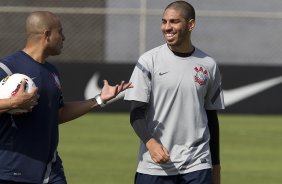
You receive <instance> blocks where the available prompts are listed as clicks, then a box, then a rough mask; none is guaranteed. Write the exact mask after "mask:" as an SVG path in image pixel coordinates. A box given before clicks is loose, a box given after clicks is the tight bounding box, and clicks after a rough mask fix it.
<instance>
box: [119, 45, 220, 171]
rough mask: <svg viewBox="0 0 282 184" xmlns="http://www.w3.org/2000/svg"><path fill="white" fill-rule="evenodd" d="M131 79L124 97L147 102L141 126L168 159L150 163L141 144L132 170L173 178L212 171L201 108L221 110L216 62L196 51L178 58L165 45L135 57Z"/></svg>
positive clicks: (203, 110) (203, 112) (204, 112)
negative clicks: (164, 161) (167, 160)
mask: <svg viewBox="0 0 282 184" xmlns="http://www.w3.org/2000/svg"><path fill="white" fill-rule="evenodd" d="M130 81H131V82H132V83H133V85H134V88H131V89H128V90H127V91H126V94H125V98H124V99H125V100H129V101H130V100H134V101H140V102H146V103H148V104H149V106H148V112H147V114H146V125H144V126H147V127H148V129H149V131H150V133H151V134H152V136H153V137H154V138H155V139H156V140H157V141H159V142H160V143H161V144H162V145H163V146H164V147H166V148H167V149H168V151H169V154H170V158H171V161H170V162H167V163H165V164H157V163H155V162H154V161H153V160H152V159H151V156H150V154H149V152H148V150H147V148H146V146H145V145H144V144H143V142H142V141H141V142H140V148H139V163H138V168H137V172H139V173H144V174H150V175H176V174H184V173H189V172H193V171H196V170H202V169H207V168H211V157H210V150H209V138H210V134H209V129H208V124H207V116H206V110H217V109H223V108H224V103H223V94H222V90H221V77H220V73H219V70H218V67H217V65H216V63H215V61H214V60H213V59H212V58H211V57H209V56H208V55H207V54H205V53H204V52H202V51H201V50H199V49H197V48H196V49H195V51H194V53H193V54H192V55H191V56H189V57H185V58H183V57H178V56H175V55H174V54H173V52H172V51H171V50H170V49H169V48H168V46H167V44H164V45H161V46H159V47H156V48H154V49H152V50H150V51H148V52H146V53H144V54H143V55H142V56H141V57H140V58H139V60H138V63H137V64H136V67H135V68H134V71H133V73H132V76H131V79H130Z"/></svg>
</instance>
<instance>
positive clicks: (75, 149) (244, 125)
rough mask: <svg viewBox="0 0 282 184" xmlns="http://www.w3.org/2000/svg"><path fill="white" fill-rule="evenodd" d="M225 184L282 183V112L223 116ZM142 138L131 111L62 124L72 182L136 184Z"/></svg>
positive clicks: (61, 149) (62, 150)
mask: <svg viewBox="0 0 282 184" xmlns="http://www.w3.org/2000/svg"><path fill="white" fill-rule="evenodd" d="M219 119H220V132H221V163H222V183H223V184H238V183H240V184H264V183H268V184H280V183H281V182H282V175H281V168H282V157H281V155H282V146H281V140H282V116H251V115H241V116H239V115H221V116H220V117H219ZM138 143H139V140H138V138H137V136H136V135H135V133H134V131H133V130H132V128H131V126H130V123H129V115H128V114H114V113H111V114H110V113H109V114H108V113H92V114H88V115H85V116H83V117H81V118H79V119H77V120H74V121H72V122H70V123H66V124H63V125H60V144H59V152H60V155H61V157H62V159H63V162H64V168H65V172H66V176H67V180H68V182H69V183H70V184H81V183H83V184H131V183H133V180H134V174H135V169H136V163H137V154H138Z"/></svg>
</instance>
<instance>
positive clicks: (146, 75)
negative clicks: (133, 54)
mask: <svg viewBox="0 0 282 184" xmlns="http://www.w3.org/2000/svg"><path fill="white" fill-rule="evenodd" d="M151 77H152V75H151V72H150V70H149V66H148V64H146V62H145V60H144V59H142V58H140V59H139V60H138V62H137V64H136V66H135V68H134V70H133V73H132V75H131V78H130V82H132V84H133V85H134V87H133V88H130V89H128V90H126V92H125V97H124V100H128V101H131V100H134V101H139V102H146V103H148V102H149V100H150V93H151Z"/></svg>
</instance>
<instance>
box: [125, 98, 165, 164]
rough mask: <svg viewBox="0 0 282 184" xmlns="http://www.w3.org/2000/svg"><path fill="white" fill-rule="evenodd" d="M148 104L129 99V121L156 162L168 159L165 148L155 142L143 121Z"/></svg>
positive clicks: (163, 161)
mask: <svg viewBox="0 0 282 184" xmlns="http://www.w3.org/2000/svg"><path fill="white" fill-rule="evenodd" d="M147 106H148V104H147V103H144V102H138V101H131V110H130V123H131V126H132V127H133V129H134V131H135V133H136V134H137V135H138V137H139V138H140V139H141V140H142V142H143V143H144V144H145V145H146V147H147V149H148V151H149V153H150V155H151V158H152V160H153V161H154V162H156V163H165V162H167V161H169V153H168V151H167V149H166V148H165V147H164V146H163V145H161V144H160V143H158V142H157V140H156V139H155V138H153V136H152V135H151V134H150V132H149V130H148V127H147V126H146V122H145V114H146V109H147Z"/></svg>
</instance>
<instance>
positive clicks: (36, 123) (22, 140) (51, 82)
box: [0, 11, 132, 184]
mask: <svg viewBox="0 0 282 184" xmlns="http://www.w3.org/2000/svg"><path fill="white" fill-rule="evenodd" d="M26 33H27V42H26V45H25V47H24V48H23V49H22V50H20V51H17V52H15V53H14V54H12V55H10V56H8V57H6V58H4V59H2V60H0V63H1V65H2V66H3V65H4V67H1V68H0V80H1V79H2V78H4V77H6V76H7V70H8V71H9V72H11V73H22V74H25V75H27V76H29V77H30V78H32V79H33V81H34V83H35V84H36V87H37V88H35V89H33V90H32V91H31V92H30V93H26V92H25V90H24V86H25V81H22V83H21V86H20V89H19V91H18V92H17V94H16V95H15V96H12V97H10V98H8V99H0V184H19V183H38V184H39V183H40V184H42V183H52V184H66V183H67V182H66V179H65V175H64V172H63V167H62V163H61V160H60V158H59V156H58V153H57V146H58V137H59V135H58V125H59V124H60V123H64V122H67V121H70V120H73V119H75V118H78V117H80V116H82V115H83V114H85V113H87V112H89V111H90V110H91V109H93V108H94V107H97V106H99V105H100V106H101V105H103V104H104V103H106V102H107V101H109V100H110V99H112V98H114V97H115V96H116V95H117V94H119V93H120V92H121V91H124V90H126V89H127V88H130V87H132V84H131V83H124V82H121V83H120V84H119V85H116V86H110V85H109V84H108V82H107V81H106V80H105V81H104V86H103V88H102V90H101V94H99V95H97V96H95V98H93V99H89V100H85V101H75V102H64V101H63V95H62V91H61V84H60V76H59V72H58V71H57V69H56V68H55V67H54V66H53V65H52V64H50V63H48V62H47V61H46V58H47V57H48V56H54V55H59V54H60V53H61V49H62V48H63V41H64V40H65V37H64V34H63V28H62V26H61V23H60V20H59V18H58V17H57V16H56V15H54V14H53V13H51V12H46V11H38V12H33V13H31V14H30V15H29V16H28V18H27V20H26ZM9 72H8V73H9ZM17 108H20V109H25V110H27V111H28V112H27V113H23V114H18V115H11V114H9V113H7V111H9V110H11V109H17Z"/></svg>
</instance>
